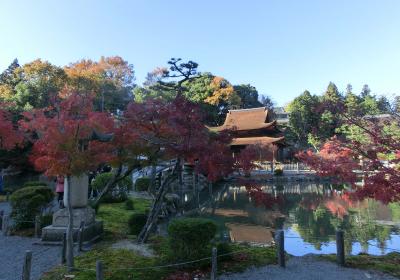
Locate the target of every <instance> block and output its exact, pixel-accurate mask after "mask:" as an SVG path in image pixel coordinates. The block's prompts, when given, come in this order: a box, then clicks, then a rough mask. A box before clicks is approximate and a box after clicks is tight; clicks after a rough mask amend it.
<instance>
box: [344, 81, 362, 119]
mask: <svg viewBox="0 0 400 280" xmlns="http://www.w3.org/2000/svg"><path fill="white" fill-rule="evenodd" d="M344 104H345V106H346V113H347V114H348V115H350V116H356V115H359V114H361V112H362V106H361V99H360V97H358V96H357V95H355V94H354V93H353V92H352V87H351V85H350V84H349V85H347V89H346V95H345V97H344Z"/></svg>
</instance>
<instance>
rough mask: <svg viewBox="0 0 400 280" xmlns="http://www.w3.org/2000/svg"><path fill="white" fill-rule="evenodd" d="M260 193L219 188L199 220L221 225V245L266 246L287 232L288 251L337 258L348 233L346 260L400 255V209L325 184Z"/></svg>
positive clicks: (267, 189) (272, 188) (263, 188)
mask: <svg viewBox="0 0 400 280" xmlns="http://www.w3.org/2000/svg"><path fill="white" fill-rule="evenodd" d="M260 189H261V191H262V192H256V193H249V192H248V189H246V187H245V186H241V185H238V184H236V185H235V184H232V183H225V184H223V185H220V186H219V187H218V188H217V189H216V190H214V192H213V195H212V198H211V200H209V201H208V203H206V204H205V205H206V206H205V207H204V208H203V209H202V213H201V214H200V215H201V216H202V217H206V218H210V219H212V220H214V221H215V222H216V223H217V225H218V236H219V238H220V239H221V240H224V239H229V240H231V241H232V242H247V243H251V244H255V245H264V246H265V245H268V244H270V243H271V242H272V240H273V234H274V232H275V230H276V229H284V232H285V249H286V251H287V252H288V253H289V254H292V255H295V256H302V255H305V254H309V253H314V254H331V253H335V252H336V243H335V230H336V228H341V229H343V230H344V232H345V251H346V253H347V254H354V255H355V254H359V253H368V254H372V255H382V254H387V253H390V252H393V251H399V252H400V204H399V203H391V204H388V205H383V204H382V203H380V202H377V201H375V200H372V199H367V200H363V201H356V200H353V199H351V198H350V197H349V196H348V195H346V194H343V192H342V191H341V190H340V189H338V188H336V187H335V186H333V185H329V184H320V183H310V182H307V183H298V182H297V183H295V182H287V183H281V184H280V185H279V184H274V183H267V184H263V185H262V186H261V187H260ZM204 197H208V199H209V195H208V192H207V195H206V194H204Z"/></svg>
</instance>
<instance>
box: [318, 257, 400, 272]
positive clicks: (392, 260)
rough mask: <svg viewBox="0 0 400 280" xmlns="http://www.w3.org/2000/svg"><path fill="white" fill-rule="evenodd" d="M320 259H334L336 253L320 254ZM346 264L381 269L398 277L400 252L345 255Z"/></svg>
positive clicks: (354, 266) (353, 266)
mask: <svg viewBox="0 0 400 280" xmlns="http://www.w3.org/2000/svg"><path fill="white" fill-rule="evenodd" d="M321 258H322V259H326V260H330V261H336V255H325V256H321ZM346 266H348V267H352V268H360V269H368V270H376V271H382V272H385V273H388V274H391V275H393V276H396V277H399V278H400V253H389V254H387V255H385V256H371V255H368V254H360V255H357V256H348V257H346Z"/></svg>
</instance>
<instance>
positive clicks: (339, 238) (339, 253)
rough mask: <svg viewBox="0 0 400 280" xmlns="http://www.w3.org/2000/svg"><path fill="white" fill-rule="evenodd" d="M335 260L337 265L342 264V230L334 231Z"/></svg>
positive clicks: (343, 261)
mask: <svg viewBox="0 0 400 280" xmlns="http://www.w3.org/2000/svg"><path fill="white" fill-rule="evenodd" d="M336 261H337V264H338V265H341V266H344V265H345V259H344V233H343V231H342V230H337V231H336Z"/></svg>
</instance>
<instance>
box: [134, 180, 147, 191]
mask: <svg viewBox="0 0 400 280" xmlns="http://www.w3.org/2000/svg"><path fill="white" fill-rule="evenodd" d="M149 187H150V178H148V177H142V178H137V179H136V182H135V189H136V191H138V192H147V190H148V189H149Z"/></svg>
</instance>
